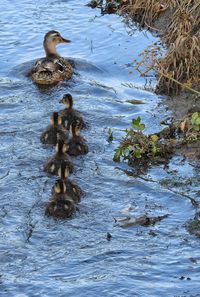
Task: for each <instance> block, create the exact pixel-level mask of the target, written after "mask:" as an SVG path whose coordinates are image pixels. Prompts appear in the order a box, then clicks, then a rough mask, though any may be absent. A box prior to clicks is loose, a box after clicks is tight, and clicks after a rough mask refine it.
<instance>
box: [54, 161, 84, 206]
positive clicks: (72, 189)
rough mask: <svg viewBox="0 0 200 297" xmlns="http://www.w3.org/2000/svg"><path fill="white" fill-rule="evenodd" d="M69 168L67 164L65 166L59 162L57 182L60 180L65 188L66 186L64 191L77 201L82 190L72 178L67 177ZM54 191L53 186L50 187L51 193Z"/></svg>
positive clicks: (82, 193)
mask: <svg viewBox="0 0 200 297" xmlns="http://www.w3.org/2000/svg"><path fill="white" fill-rule="evenodd" d="M69 175H70V172H69V168H68V166H66V164H65V163H61V165H60V168H59V170H58V176H59V178H60V179H59V180H57V182H58V181H59V183H60V180H61V181H62V183H64V185H65V188H66V193H68V195H69V196H70V197H71V198H72V199H73V200H74V201H75V202H76V203H77V202H79V201H80V199H81V197H82V196H83V195H84V192H83V191H82V190H81V188H80V187H79V186H78V185H77V184H76V183H75V182H74V181H72V180H70V179H69ZM54 191H55V187H53V188H52V194H53V193H54Z"/></svg>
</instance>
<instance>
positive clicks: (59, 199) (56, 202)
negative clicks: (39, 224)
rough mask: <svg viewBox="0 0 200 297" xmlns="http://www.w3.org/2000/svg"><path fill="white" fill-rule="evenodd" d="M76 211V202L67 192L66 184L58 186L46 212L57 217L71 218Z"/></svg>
mask: <svg viewBox="0 0 200 297" xmlns="http://www.w3.org/2000/svg"><path fill="white" fill-rule="evenodd" d="M74 211H75V203H74V201H73V199H71V197H69V196H68V195H67V194H66V193H65V187H64V184H63V183H61V184H60V185H59V187H58V186H56V188H55V190H54V193H53V194H52V197H51V198H50V200H49V202H48V203H47V206H46V210H45V214H46V215H47V216H53V217H56V218H61V219H66V218H69V217H70V216H71V215H72V214H73V212H74Z"/></svg>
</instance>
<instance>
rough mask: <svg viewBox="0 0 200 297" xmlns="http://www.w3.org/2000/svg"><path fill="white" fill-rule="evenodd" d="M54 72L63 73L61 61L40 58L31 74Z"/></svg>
mask: <svg viewBox="0 0 200 297" xmlns="http://www.w3.org/2000/svg"><path fill="white" fill-rule="evenodd" d="M42 71H47V72H52V73H53V72H55V71H61V72H63V71H64V65H63V63H62V60H61V59H58V58H42V59H40V60H38V61H37V62H36V63H35V65H34V67H33V72H42Z"/></svg>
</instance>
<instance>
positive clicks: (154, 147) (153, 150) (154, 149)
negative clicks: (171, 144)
mask: <svg viewBox="0 0 200 297" xmlns="http://www.w3.org/2000/svg"><path fill="white" fill-rule="evenodd" d="M152 153H153V154H154V155H155V154H156V153H157V147H156V146H155V145H154V146H152Z"/></svg>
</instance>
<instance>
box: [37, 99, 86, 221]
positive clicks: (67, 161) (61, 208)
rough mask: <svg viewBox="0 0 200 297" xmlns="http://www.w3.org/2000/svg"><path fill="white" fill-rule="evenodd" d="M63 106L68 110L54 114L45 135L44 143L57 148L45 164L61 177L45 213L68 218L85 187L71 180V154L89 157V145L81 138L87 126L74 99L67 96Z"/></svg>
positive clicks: (46, 168) (49, 170)
mask: <svg viewBox="0 0 200 297" xmlns="http://www.w3.org/2000/svg"><path fill="white" fill-rule="evenodd" d="M60 103H63V104H64V105H65V108H64V109H63V110H61V111H59V112H53V114H52V115H51V119H50V125H49V126H48V127H47V128H46V129H45V130H44V131H43V132H42V134H41V137H40V140H41V142H42V143H43V144H48V145H54V146H55V147H56V153H55V155H54V156H52V157H50V158H49V159H48V160H47V161H46V162H45V164H44V171H45V172H47V173H49V174H51V175H56V176H58V177H59V179H57V180H56V182H55V184H54V186H53V187H52V192H51V197H50V200H49V202H48V203H47V206H46V211H45V214H46V215H48V216H53V217H56V218H62V219H65V218H69V217H70V216H71V215H72V214H73V212H74V211H75V210H76V204H77V203H78V202H79V201H80V199H81V196H82V195H83V191H82V190H81V188H80V187H79V186H78V185H76V184H75V183H74V182H73V181H71V180H70V179H69V175H70V174H71V173H72V172H73V170H74V166H73V163H72V160H71V158H70V155H72V156H78V155H84V154H87V153H88V146H87V144H86V141H85V139H84V138H83V137H82V136H81V135H80V131H81V129H82V128H85V127H86V124H85V121H84V119H83V118H82V116H81V114H80V113H79V112H78V111H77V110H75V109H74V108H73V98H72V96H71V95H70V94H66V95H64V96H63V98H62V99H61V100H60Z"/></svg>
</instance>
